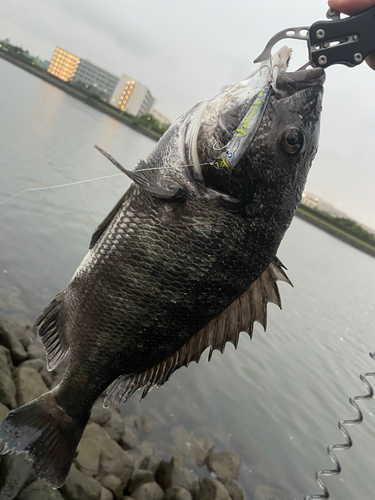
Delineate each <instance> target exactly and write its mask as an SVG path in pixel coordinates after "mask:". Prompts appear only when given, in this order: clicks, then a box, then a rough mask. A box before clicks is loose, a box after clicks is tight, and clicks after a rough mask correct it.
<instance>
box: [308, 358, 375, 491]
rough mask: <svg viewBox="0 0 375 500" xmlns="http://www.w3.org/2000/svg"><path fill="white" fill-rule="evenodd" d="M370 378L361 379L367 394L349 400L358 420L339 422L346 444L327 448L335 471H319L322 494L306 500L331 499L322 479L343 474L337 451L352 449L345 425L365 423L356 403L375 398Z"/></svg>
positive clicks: (372, 373) (365, 374)
mask: <svg viewBox="0 0 375 500" xmlns="http://www.w3.org/2000/svg"><path fill="white" fill-rule="evenodd" d="M369 355H370V357H371V359H373V360H375V353H372V352H370V353H369ZM370 377H375V372H369V373H362V374H361V375H360V376H359V378H360V379H361V380H362V382H363V383H364V385H365V387H366V389H367V394H365V395H363V396H355V397H353V398H349V403H350V404H351V405H352V406H353V408H354V410H355V411H356V413H357V418H355V419H351V420H340V421H339V422H338V427H339V429H340V431H341V432H342V434H343V435H344V438H345V439H346V443H343V444H332V445H330V446H328V448H327V453H328V455H329V457H330V459H331V460H332V462H333V463H334V464H335V468H334V469H323V470H320V471H318V472H317V473H316V474H315V479H316V482H317V483H318V485H319V487H320V489H321V490H322V491H323V493H322V494H320V495H308V496H305V497H304V500H313V499H316V500H321V499H326V498H329V492H328V489H327V486H326V485H325V483H324V481H323V479H322V477H323V476H335V475H337V474H339V473H340V472H341V466H340V462H339V461H338V459H337V457H336V455H335V453H334V452H335V451H341V450H348V449H349V448H351V447H352V444H353V443H352V439H351V437H350V435H349V432H348V431H347V430H346V428H345V425H357V424H360V423H361V422H362V421H363V413H362V411H361V409H360V408H359V406H358V405H357V403H356V401H368V400H369V399H371V398H372V397H373V396H374V390H373V388H372V386H371V384H370V382H369V381H368V380H367V379H368V378H370Z"/></svg>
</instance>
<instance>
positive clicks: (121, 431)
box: [102, 408, 125, 442]
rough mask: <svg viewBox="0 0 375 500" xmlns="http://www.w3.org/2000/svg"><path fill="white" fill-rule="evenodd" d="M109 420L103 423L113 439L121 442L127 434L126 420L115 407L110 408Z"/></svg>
mask: <svg viewBox="0 0 375 500" xmlns="http://www.w3.org/2000/svg"><path fill="white" fill-rule="evenodd" d="M107 411H108V413H109V415H110V418H109V420H108V421H107V422H106V423H105V424H104V425H103V424H102V425H103V427H104V429H105V430H106V431H107V432H108V434H109V435H110V436H111V438H112V439H114V440H115V441H117V442H119V441H120V440H121V439H122V438H123V437H124V435H125V422H124V420H123V418H122V417H121V415H120V414H119V413H118V412H117V411H115V410H114V409H113V408H108V410H107Z"/></svg>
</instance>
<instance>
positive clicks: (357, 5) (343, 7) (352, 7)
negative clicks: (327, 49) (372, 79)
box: [328, 0, 375, 70]
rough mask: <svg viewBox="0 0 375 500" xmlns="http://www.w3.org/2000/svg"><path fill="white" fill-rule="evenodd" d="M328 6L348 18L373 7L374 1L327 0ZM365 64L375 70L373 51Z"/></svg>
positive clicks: (374, 53) (374, 54)
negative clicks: (346, 15)
mask: <svg viewBox="0 0 375 500" xmlns="http://www.w3.org/2000/svg"><path fill="white" fill-rule="evenodd" d="M328 5H329V7H330V8H331V9H336V10H339V11H340V12H343V13H344V14H348V15H349V16H354V15H355V14H359V13H360V12H362V11H363V10H366V9H369V8H370V7H372V6H373V5H375V0H328ZM374 22H375V20H374ZM374 29H375V28H374ZM366 62H367V64H368V65H369V66H370V68H371V69H373V70H375V51H374V52H371V54H369V56H368V57H367V58H366Z"/></svg>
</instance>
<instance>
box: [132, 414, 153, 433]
mask: <svg viewBox="0 0 375 500" xmlns="http://www.w3.org/2000/svg"><path fill="white" fill-rule="evenodd" d="M134 424H135V426H136V427H137V429H138V430H140V431H141V432H144V433H145V434H151V432H152V424H151V421H150V420H149V419H148V418H147V417H146V416H145V415H138V416H137V417H136V418H135V419H134Z"/></svg>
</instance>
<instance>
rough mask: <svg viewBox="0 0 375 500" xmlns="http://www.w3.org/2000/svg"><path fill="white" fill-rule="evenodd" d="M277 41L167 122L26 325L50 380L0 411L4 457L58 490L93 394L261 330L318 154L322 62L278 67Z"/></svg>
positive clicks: (111, 397)
mask: <svg viewBox="0 0 375 500" xmlns="http://www.w3.org/2000/svg"><path fill="white" fill-rule="evenodd" d="M290 57H291V50H290V49H289V48H287V47H283V48H282V49H280V50H279V51H278V52H277V53H276V54H275V55H274V56H273V57H272V59H271V60H269V61H265V62H263V63H262V64H261V66H260V67H259V69H258V70H257V71H256V72H255V73H253V74H252V75H250V76H249V77H247V78H245V79H244V80H242V81H240V82H238V83H236V84H233V85H229V86H226V87H224V88H223V89H222V90H221V91H220V92H219V93H218V94H216V95H214V96H211V97H210V98H208V99H203V100H202V101H200V102H199V103H198V104H196V105H195V106H194V107H193V108H192V109H190V110H189V111H188V112H187V113H185V114H184V115H182V116H181V117H180V118H178V119H177V121H176V122H175V123H174V124H173V125H172V126H171V127H170V128H169V129H168V130H167V132H166V133H165V134H164V135H163V137H162V138H161V139H160V140H159V142H158V143H157V145H156V147H155V149H154V150H153V152H152V153H151V154H150V155H149V156H148V158H147V160H145V161H141V162H140V163H139V164H138V166H137V167H136V168H135V170H133V171H129V170H127V169H125V168H124V167H122V166H121V165H120V164H119V163H118V162H117V161H116V160H115V159H114V158H113V157H112V156H111V155H109V154H108V153H106V152H104V151H103V150H101V149H100V148H98V149H99V150H100V151H101V152H102V153H103V154H104V155H105V156H107V158H108V159H109V160H110V161H111V162H112V163H114V164H115V165H116V166H117V167H118V168H119V169H120V170H121V171H123V172H124V174H126V175H128V176H129V177H130V179H131V180H132V181H133V182H132V183H131V184H130V186H129V188H128V190H127V191H126V192H125V194H124V195H123V196H122V198H121V199H120V200H119V202H118V203H117V204H116V206H115V207H114V208H113V210H112V211H111V212H110V213H109V214H108V216H107V217H106V218H105V219H104V220H103V222H102V223H101V224H100V225H99V226H98V227H97V228H96V230H95V231H94V234H93V236H92V239H91V242H90V246H89V251H88V253H87V255H86V256H85V257H84V259H83V261H82V263H81V264H80V265H79V267H78V269H77V271H76V272H75V274H74V276H73V277H72V279H71V281H70V282H69V284H68V285H67V286H66V288H65V289H64V290H62V291H61V292H60V293H58V294H57V296H56V297H55V299H54V300H53V301H52V302H51V304H50V305H49V306H48V307H47V308H46V309H45V310H44V311H43V312H42V314H41V315H40V316H39V318H38V319H37V321H36V326H37V328H38V333H39V336H40V338H41V340H42V342H43V344H44V347H45V351H46V359H47V367H48V370H53V369H55V368H56V367H57V366H58V365H59V363H61V361H62V360H63V359H64V358H65V356H67V355H68V366H67V368H66V371H65V373H64V375H63V378H62V380H61V382H60V383H59V384H58V385H57V386H56V387H55V388H53V389H52V390H51V391H49V392H47V393H45V394H43V395H42V396H40V397H39V398H37V399H35V400H33V401H31V402H30V403H28V404H25V405H24V406H21V407H20V408H17V409H15V410H12V411H10V413H9V415H8V416H7V417H6V418H5V420H4V421H3V422H2V423H1V426H0V441H1V442H2V443H3V444H4V450H3V453H8V452H15V453H17V454H19V453H26V455H27V458H28V459H29V460H30V461H32V464H33V470H34V472H35V474H36V475H37V477H39V478H41V479H44V480H45V481H47V482H48V483H49V484H50V485H52V487H53V488H60V487H61V486H62V485H63V484H64V482H65V480H66V478H67V475H68V473H69V470H70V467H71V464H72V461H73V459H74V456H75V452H76V448H77V446H78V443H79V441H80V439H81V436H82V433H83V431H84V429H85V426H86V424H87V422H88V420H89V417H90V412H91V408H92V406H93V404H94V402H95V401H96V399H97V398H98V397H99V396H100V395H101V394H102V393H103V391H105V390H106V389H107V388H108V391H107V394H106V397H105V400H104V405H105V406H108V405H109V404H111V403H114V404H120V403H122V402H125V401H126V400H127V399H128V398H129V397H130V396H131V395H132V394H133V393H134V392H135V391H137V390H139V389H143V393H142V397H145V396H146V394H147V393H148V391H149V390H150V389H151V388H153V387H155V386H156V387H160V386H161V385H163V384H164V383H165V382H166V381H167V380H168V379H169V378H170V376H171V375H172V373H173V372H174V371H176V370H177V369H178V368H180V367H182V366H187V365H188V364H189V363H190V362H192V361H195V362H198V361H199V360H200V357H201V355H202V353H203V351H205V350H206V349H207V348H209V359H210V358H211V356H212V353H213V351H214V350H219V351H221V352H223V351H224V349H225V346H226V344H227V342H231V343H232V344H233V345H234V346H235V347H237V344H238V340H239V335H240V332H242V331H244V332H247V333H248V334H249V336H250V337H252V333H253V325H254V322H255V321H258V322H259V323H261V324H262V325H263V327H264V328H266V322H267V314H266V308H267V303H268V302H273V303H275V304H277V305H278V306H279V307H280V308H281V300H280V293H279V290H278V286H277V281H285V282H288V283H290V281H289V278H288V277H287V275H286V273H285V268H284V266H283V264H282V263H281V262H280V261H279V259H278V258H277V255H276V254H277V250H278V248H279V245H280V243H281V241H282V238H283V236H284V234H285V232H286V230H287V228H288V227H289V225H290V224H291V221H292V219H293V216H294V214H295V212H296V210H297V207H298V205H299V203H300V201H301V198H302V194H303V189H304V186H305V183H306V179H307V175H308V172H309V169H310V167H311V163H312V160H313V158H314V156H315V154H316V152H317V147H318V137H319V123H320V114H321V109H322V95H323V84H324V79H325V74H324V70H322V69H321V68H317V69H309V70H299V71H297V72H288V71H287V69H288V64H289V60H290Z"/></svg>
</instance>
